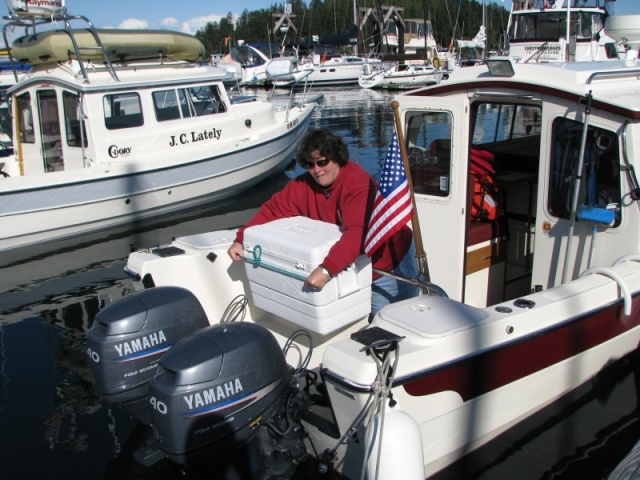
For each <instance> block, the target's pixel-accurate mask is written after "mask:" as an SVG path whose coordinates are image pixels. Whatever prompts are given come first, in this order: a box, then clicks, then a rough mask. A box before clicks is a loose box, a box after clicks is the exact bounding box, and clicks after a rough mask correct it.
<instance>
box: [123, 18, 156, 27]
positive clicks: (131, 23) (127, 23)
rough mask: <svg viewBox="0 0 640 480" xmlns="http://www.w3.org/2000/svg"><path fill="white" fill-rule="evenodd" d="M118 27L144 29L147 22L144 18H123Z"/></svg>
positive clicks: (147, 24)
mask: <svg viewBox="0 0 640 480" xmlns="http://www.w3.org/2000/svg"><path fill="white" fill-rule="evenodd" d="M118 28H130V29H133V30H144V29H145V28H149V22H147V21H146V20H139V19H137V18H127V19H126V20H123V21H122V22H121V23H120V25H118Z"/></svg>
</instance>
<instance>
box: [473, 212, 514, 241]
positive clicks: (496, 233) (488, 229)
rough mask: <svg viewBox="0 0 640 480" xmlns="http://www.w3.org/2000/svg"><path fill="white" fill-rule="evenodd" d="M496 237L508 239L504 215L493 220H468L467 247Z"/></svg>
mask: <svg viewBox="0 0 640 480" xmlns="http://www.w3.org/2000/svg"><path fill="white" fill-rule="evenodd" d="M498 239H499V240H508V239H509V224H508V222H507V217H506V215H502V216H501V217H499V218H496V219H495V220H489V221H484V222H469V224H468V226H467V247H470V246H472V245H479V244H481V243H484V242H488V241H490V240H498Z"/></svg>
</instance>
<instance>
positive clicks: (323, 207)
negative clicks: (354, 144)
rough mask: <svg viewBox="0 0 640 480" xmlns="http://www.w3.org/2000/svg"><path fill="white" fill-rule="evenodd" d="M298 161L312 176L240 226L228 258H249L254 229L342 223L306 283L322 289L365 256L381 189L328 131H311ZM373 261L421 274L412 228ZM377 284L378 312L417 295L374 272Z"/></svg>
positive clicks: (297, 182) (384, 246)
mask: <svg viewBox="0 0 640 480" xmlns="http://www.w3.org/2000/svg"><path fill="white" fill-rule="evenodd" d="M298 162H299V164H300V165H301V166H302V167H303V168H305V169H306V170H307V172H306V173H305V174H303V175H300V176H299V177H297V178H295V179H293V180H291V181H290V182H289V183H288V184H287V185H286V186H285V187H284V189H283V190H282V191H280V192H278V193H276V194H274V195H273V196H272V197H271V198H270V199H269V200H268V201H266V202H265V203H264V204H263V205H262V207H261V208H260V210H259V211H258V212H257V213H256V215H255V216H254V217H253V218H252V219H251V220H250V221H249V222H248V223H247V224H246V225H244V226H243V227H242V228H240V230H239V231H238V234H237V236H236V240H235V242H234V243H233V244H232V245H231V247H230V248H229V255H230V256H231V258H232V259H234V260H240V259H241V256H242V255H244V248H243V245H242V242H243V239H244V230H245V229H246V228H247V227H250V226H253V225H261V224H264V223H267V222H270V221H272V220H276V219H279V218H286V217H294V216H298V215H300V216H305V217H308V218H311V219H314V220H322V221H324V222H329V223H333V224H335V225H339V226H340V227H341V228H342V236H341V237H340V240H338V241H337V242H336V243H335V245H333V247H331V249H330V250H329V253H328V254H327V256H326V257H325V259H324V260H323V262H322V264H321V265H320V266H318V267H317V268H316V269H315V270H313V271H312V272H311V273H310V274H309V276H308V277H307V280H306V281H305V285H307V286H309V287H312V288H317V289H321V288H322V287H324V286H325V284H326V283H327V282H328V281H329V280H330V279H331V277H333V276H334V275H337V274H338V273H339V272H341V271H342V270H344V269H345V268H346V267H347V266H348V265H350V264H351V263H353V262H354V261H355V260H356V258H357V257H358V256H359V255H362V254H363V253H364V248H363V246H364V238H365V236H366V233H367V225H368V223H369V217H370V216H371V210H372V208H373V201H374V198H375V196H376V191H377V188H378V186H377V184H376V181H375V180H374V179H373V178H372V177H371V175H369V174H368V173H367V172H366V170H364V169H363V168H362V167H361V166H360V165H358V164H357V163H355V162H352V161H350V160H349V150H348V148H347V145H346V144H345V143H344V141H343V140H342V139H341V138H340V137H337V136H335V135H334V134H333V133H331V132H329V131H328V130H310V131H309V132H308V133H307V135H306V136H305V138H304V140H303V141H302V144H301V146H300V152H299V155H298ZM371 261H372V264H373V267H375V268H378V269H380V270H385V271H394V272H395V273H397V274H400V275H403V276H407V277H414V276H415V275H417V266H416V262H415V248H414V247H413V232H412V231H411V229H410V228H409V227H407V226H405V227H404V228H403V229H401V230H400V231H398V232H397V233H395V234H394V235H393V236H392V237H391V238H389V240H387V241H386V242H385V243H384V244H382V245H381V246H380V248H378V250H376V251H375V252H374V253H373V254H372V256H371ZM373 280H374V282H373V286H372V313H373V314H375V313H376V312H377V311H378V310H379V309H380V308H382V306H384V305H385V304H387V303H390V302H392V301H398V300H403V299H405V298H409V297H410V296H414V295H417V293H418V289H417V288H416V287H414V286H413V285H411V284H408V283H406V282H398V281H397V280H394V279H391V278H389V277H382V276H381V275H380V274H377V273H375V272H374V274H373Z"/></svg>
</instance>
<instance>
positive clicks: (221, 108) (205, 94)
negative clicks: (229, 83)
mask: <svg viewBox="0 0 640 480" xmlns="http://www.w3.org/2000/svg"><path fill="white" fill-rule="evenodd" d="M153 103H154V107H155V110H156V118H157V119H158V121H159V122H164V121H167V120H176V119H179V118H191V117H201V116H204V115H212V114H215V113H220V112H225V111H226V107H225V105H224V103H223V102H222V101H221V100H220V92H219V90H218V87H216V86H213V85H209V86H206V87H190V88H178V89H172V90H160V91H157V92H153Z"/></svg>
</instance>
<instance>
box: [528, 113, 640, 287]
mask: <svg viewBox="0 0 640 480" xmlns="http://www.w3.org/2000/svg"><path fill="white" fill-rule="evenodd" d="M617 126H618V125H617V124H611V125H610V126H607V125H606V123H605V122H604V121H601V122H600V125H599V126H596V125H595V122H594V119H592V120H591V121H590V122H589V128H588V130H587V132H586V141H585V145H584V157H583V165H582V170H581V173H580V175H578V174H577V169H578V165H579V161H578V160H579V157H580V152H581V146H582V139H583V138H585V137H584V123H583V120H582V119H581V118H579V117H578V118H576V119H575V120H574V119H571V118H567V116H566V114H565V112H564V111H561V112H559V114H558V116H555V115H554V118H551V119H550V120H549V131H550V132H551V135H550V136H549V139H550V140H549V141H550V143H549V144H548V145H547V148H546V149H547V151H549V152H550V154H549V160H548V162H547V164H546V166H545V168H546V172H545V173H544V176H545V177H546V178H545V182H544V183H545V192H544V193H543V194H544V202H539V204H538V215H537V219H538V220H537V225H536V230H537V232H539V233H537V234H536V241H535V261H534V268H533V278H532V285H533V288H534V290H546V289H548V288H551V287H553V286H556V285H559V284H561V283H563V282H565V281H570V280H572V279H575V278H577V277H578V276H579V275H580V274H581V273H582V272H584V271H585V270H586V269H587V268H589V265H592V266H610V265H611V264H612V263H613V261H615V260H616V259H617V258H618V257H619V256H621V255H622V254H623V253H624V252H625V251H627V250H628V248H629V247H628V246H627V245H625V242H624V236H623V235H618V234H617V233H618V231H619V230H620V229H621V222H622V220H623V219H622V218H621V209H620V206H621V193H620V192H621V188H622V184H621V175H620V172H621V163H622V162H621V158H620V147H619V140H618V136H617V134H616V130H615V129H616V128H617ZM578 179H579V180H578ZM576 185H578V186H577V187H576ZM576 191H577V201H575V203H574V196H575V192H576ZM541 193H542V192H541ZM574 205H576V206H577V208H576V209H575V210H574ZM574 211H575V212H582V214H581V213H576V217H577V219H576V221H575V222H573V226H572V221H571V217H572V212H574ZM608 211H612V212H615V215H613V216H614V218H615V220H614V222H613V224H612V225H602V224H599V223H596V227H597V229H596V232H595V236H594V221H593V219H598V218H606V217H607V216H608V215H607V212H608ZM585 212H586V215H585ZM581 216H582V219H581V218H580V217H581ZM569 237H571V241H569ZM632 250H633V249H632ZM567 255H568V261H567V260H565V259H566V257H567Z"/></svg>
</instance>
